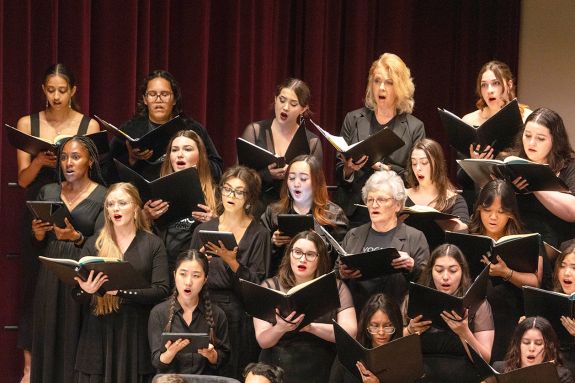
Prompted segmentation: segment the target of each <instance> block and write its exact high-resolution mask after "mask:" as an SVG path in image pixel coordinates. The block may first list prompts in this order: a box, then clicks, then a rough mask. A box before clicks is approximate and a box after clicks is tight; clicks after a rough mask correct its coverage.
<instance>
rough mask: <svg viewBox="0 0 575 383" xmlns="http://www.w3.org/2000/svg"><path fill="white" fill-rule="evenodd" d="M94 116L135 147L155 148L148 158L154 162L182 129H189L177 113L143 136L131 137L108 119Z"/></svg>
mask: <svg viewBox="0 0 575 383" xmlns="http://www.w3.org/2000/svg"><path fill="white" fill-rule="evenodd" d="M94 118H95V119H97V120H98V121H99V122H100V124H102V125H103V126H104V128H106V130H107V131H109V132H111V133H112V134H113V135H115V136H117V137H119V138H122V139H125V140H128V142H130V145H132V147H133V148H137V149H141V150H145V149H151V150H153V151H154V154H152V157H150V158H149V159H148V161H152V162H153V161H156V160H157V159H158V158H160V157H161V156H163V155H164V154H165V153H166V148H167V146H168V143H169V142H170V140H171V139H172V137H173V136H174V135H175V134H176V133H177V132H179V131H180V130H188V128H187V126H186V124H185V122H184V121H183V120H182V118H181V117H180V115H177V116H175V117H174V118H172V119H171V120H170V121H168V122H166V123H165V124H163V125H160V126H158V127H157V128H155V129H152V130H151V131H149V132H148V133H146V134H144V135H143V136H141V137H131V136H130V135H129V134H128V133H126V132H124V131H123V130H121V129H119V128H117V127H116V126H114V125H112V124H110V123H109V122H107V121H106V120H104V119H102V118H100V117H98V116H96V115H94Z"/></svg>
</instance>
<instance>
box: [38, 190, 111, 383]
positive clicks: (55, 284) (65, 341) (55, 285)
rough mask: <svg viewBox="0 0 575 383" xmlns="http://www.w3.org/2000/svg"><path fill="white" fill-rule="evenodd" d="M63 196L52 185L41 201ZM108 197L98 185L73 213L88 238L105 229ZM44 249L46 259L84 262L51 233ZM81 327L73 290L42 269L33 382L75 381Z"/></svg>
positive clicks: (69, 244) (73, 248)
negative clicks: (103, 227)
mask: <svg viewBox="0 0 575 383" xmlns="http://www.w3.org/2000/svg"><path fill="white" fill-rule="evenodd" d="M60 192H61V186H60V185H59V184H49V185H46V186H44V187H43V188H42V189H41V190H40V193H39V195H38V199H39V200H41V201H61V199H60ZM105 194H106V188H105V187H103V186H101V185H98V186H97V187H96V188H95V189H94V190H93V191H92V193H90V195H89V196H88V197H86V199H84V200H83V201H82V202H80V203H79V204H78V205H77V206H76V207H75V208H74V209H73V210H72V211H71V212H70V215H71V217H72V225H73V226H74V228H75V229H76V230H78V231H79V232H81V233H82V234H83V235H84V236H85V237H90V236H92V235H93V234H95V233H96V232H97V231H98V229H99V228H100V227H102V225H103V222H104V213H103V203H104V197H105ZM40 245H42V246H45V248H44V252H43V255H44V256H46V257H50V258H70V259H76V260H78V259H80V251H81V249H79V248H77V247H76V246H74V244H73V243H72V242H70V241H59V240H57V239H56V237H55V235H54V233H53V232H49V233H47V234H46V238H45V239H44V241H42V242H41V243H40ZM80 325H81V313H80V307H79V306H78V304H77V303H76V302H74V300H73V299H72V287H71V286H68V285H64V284H63V283H61V282H60V281H59V280H58V278H57V277H56V275H55V274H53V273H52V272H51V271H49V270H47V269H46V268H45V267H43V266H41V267H40V271H39V274H38V283H37V284H36V293H35V295H34V322H33V333H32V369H31V376H30V381H31V382H34V383H38V382H45V383H51V382H72V381H74V378H73V377H74V360H75V357H76V346H77V344H78V338H79V335H80Z"/></svg>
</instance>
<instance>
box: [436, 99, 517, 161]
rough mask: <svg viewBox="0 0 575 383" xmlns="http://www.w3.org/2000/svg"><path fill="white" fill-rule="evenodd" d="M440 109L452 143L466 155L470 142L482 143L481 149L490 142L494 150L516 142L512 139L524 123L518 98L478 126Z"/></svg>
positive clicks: (467, 155) (496, 150) (467, 154)
mask: <svg viewBox="0 0 575 383" xmlns="http://www.w3.org/2000/svg"><path fill="white" fill-rule="evenodd" d="M437 111H438V112H439V118H440V119H441V123H442V125H443V128H444V129H445V131H446V133H447V139H448V140H449V144H450V145H451V146H452V147H453V148H455V149H456V150H457V151H458V152H460V153H461V154H464V155H465V156H466V157H469V146H470V145H472V144H473V145H474V146H475V145H477V144H479V145H481V150H483V149H485V147H486V146H487V145H489V146H491V147H492V148H493V149H494V153H495V154H497V153H499V152H500V151H502V150H503V149H506V148H508V147H511V146H513V140H514V139H515V136H516V135H517V133H518V132H519V130H520V129H521V126H522V125H523V119H522V118H521V112H520V111H519V104H518V103H517V99H514V100H512V101H511V102H509V103H508V104H507V105H505V106H504V107H503V108H501V110H500V111H499V112H497V113H496V114H494V115H493V116H491V118H489V119H488V120H487V121H485V122H484V123H483V124H482V125H481V126H479V127H477V128H476V127H474V126H471V125H469V124H467V123H466V122H463V120H462V119H461V118H459V117H458V116H456V115H455V114H453V113H451V112H450V111H448V110H446V109H440V108H437Z"/></svg>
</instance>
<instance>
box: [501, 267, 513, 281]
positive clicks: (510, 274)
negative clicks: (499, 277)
mask: <svg viewBox="0 0 575 383" xmlns="http://www.w3.org/2000/svg"><path fill="white" fill-rule="evenodd" d="M509 270H511V271H510V272H509V275H507V277H506V278H503V280H504V281H505V282H507V281H509V280H510V279H511V277H512V276H513V269H509Z"/></svg>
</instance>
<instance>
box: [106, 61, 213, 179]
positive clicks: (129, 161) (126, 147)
mask: <svg viewBox="0 0 575 383" xmlns="http://www.w3.org/2000/svg"><path fill="white" fill-rule="evenodd" d="M183 112H184V111H183V105H182V93H181V90H180V86H179V85H178V83H177V82H176V79H175V78H174V76H172V74H170V73H169V72H167V71H165V70H155V71H153V72H151V73H150V74H148V76H147V77H146V78H145V79H144V80H143V81H142V83H141V85H140V88H139V90H138V94H137V98H136V114H135V116H134V117H133V118H132V119H131V120H130V121H128V122H126V123H124V124H123V125H122V126H121V127H120V130H122V131H123V132H125V133H127V134H128V135H129V136H130V137H133V138H139V137H142V136H143V135H144V134H146V133H148V132H150V131H152V130H153V129H156V128H157V127H159V126H160V125H163V124H165V123H166V122H168V121H170V120H171V119H172V118H174V117H176V116H178V115H183ZM183 121H184V124H185V125H186V128H187V129H189V130H193V131H194V132H196V133H197V134H198V136H200V138H201V139H202V141H203V142H204V145H205V146H206V151H207V154H208V160H209V163H210V170H211V172H212V176H213V177H214V179H216V180H217V179H219V177H220V175H221V174H222V169H223V161H222V158H221V157H220V155H219V153H218V151H217V150H216V147H215V146H214V143H213V142H212V139H211V138H210V136H209V135H208V132H207V131H206V129H205V128H204V127H203V126H202V125H201V124H200V123H199V122H197V121H195V120H193V119H191V118H187V117H183ZM110 154H111V156H112V157H114V158H116V159H118V160H120V161H122V162H123V163H124V164H126V165H128V166H130V167H131V168H133V169H134V170H136V171H137V172H138V173H140V174H142V175H144V176H145V177H146V178H148V179H155V178H157V177H158V174H159V171H160V167H161V163H162V161H163V158H161V157H160V159H158V160H157V161H155V162H153V163H150V162H149V161H148V160H149V159H150V158H151V157H152V155H153V154H154V153H153V152H152V151H151V150H149V149H146V150H140V149H137V148H132V147H131V145H130V143H129V142H128V141H124V140H120V139H118V138H117V137H114V139H113V140H112V143H111V145H110ZM112 173H113V170H112ZM110 177H111V178H114V177H115V175H112V174H110ZM113 181H115V179H113Z"/></svg>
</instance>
